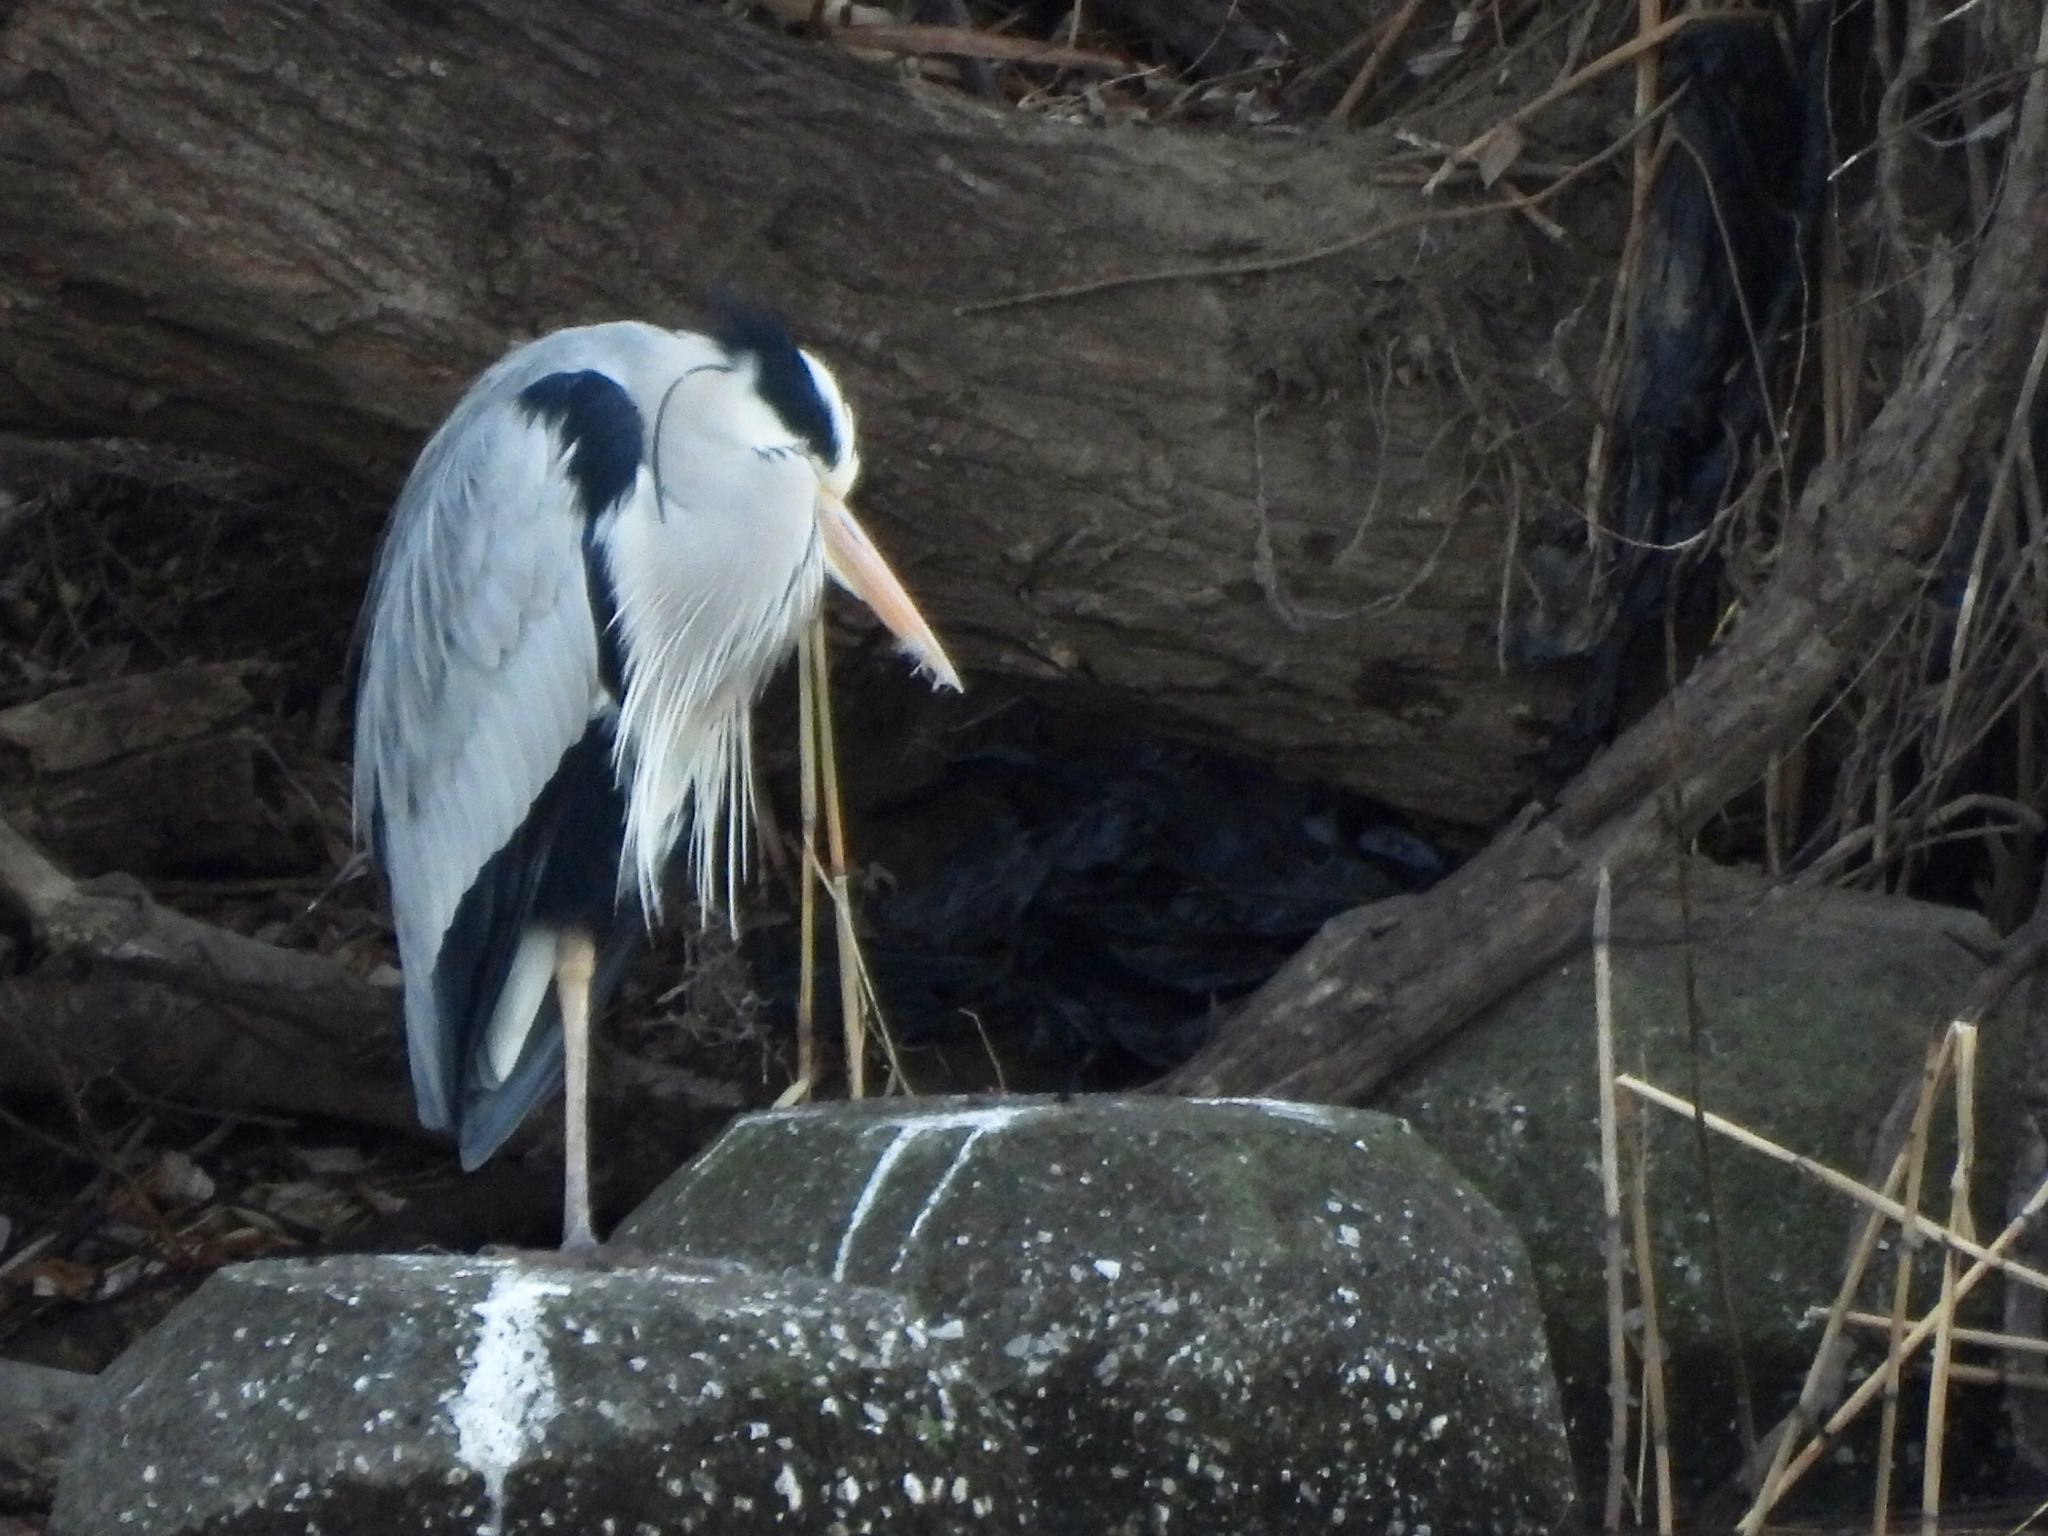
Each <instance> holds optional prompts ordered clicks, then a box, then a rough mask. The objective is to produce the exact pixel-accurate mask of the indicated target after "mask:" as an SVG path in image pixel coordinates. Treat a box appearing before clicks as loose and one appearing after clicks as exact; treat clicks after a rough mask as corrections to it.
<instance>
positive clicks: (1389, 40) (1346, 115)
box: [1330, 0, 1424, 123]
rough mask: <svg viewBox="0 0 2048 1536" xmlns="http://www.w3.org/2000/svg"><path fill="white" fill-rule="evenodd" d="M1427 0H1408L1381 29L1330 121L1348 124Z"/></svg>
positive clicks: (1338, 100) (1335, 107) (1333, 108)
mask: <svg viewBox="0 0 2048 1536" xmlns="http://www.w3.org/2000/svg"><path fill="white" fill-rule="evenodd" d="M1423 4H1424V0H1407V3H1406V4H1405V5H1403V6H1402V7H1401V9H1400V10H1398V11H1396V12H1395V13H1394V14H1393V15H1392V16H1391V17H1389V18H1388V20H1387V22H1386V24H1385V25H1384V26H1383V27H1381V28H1380V35H1379V37H1378V38H1377V39H1376V40H1375V41H1374V43H1373V45H1372V52H1371V53H1369V54H1367V55H1366V56H1365V62H1364V63H1363V64H1361V65H1359V67H1358V73H1357V74H1355V75H1353V76H1352V77H1351V83H1350V84H1349V85H1347V86H1345V87H1344V94H1343V95H1342V96H1340V97H1338V98H1337V105H1336V106H1334V107H1332V108H1330V121H1331V122H1333V123H1346V122H1349V121H1350V120H1351V114H1352V113H1353V112H1354V111H1356V110H1357V108H1358V104H1359V103H1360V102H1361V101H1363V100H1364V99H1365V93H1366V92H1367V91H1369V90H1371V89H1372V83H1373V81H1375V80H1377V79H1378V78H1379V76H1380V66H1381V65H1383V64H1385V63H1386V62H1387V57H1388V55H1390V54H1391V53H1392V52H1393V51H1394V45H1395V44H1396V43H1398V42H1400V41H1401V39H1402V37H1403V36H1404V35H1405V34H1406V33H1407V31H1408V28H1409V27H1410V26H1411V25H1412V24H1413V23H1414V21H1415V17H1416V15H1417V13H1418V12H1420V11H1421V9H1422V7H1423Z"/></svg>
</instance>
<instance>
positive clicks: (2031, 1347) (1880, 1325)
mask: <svg viewBox="0 0 2048 1536" xmlns="http://www.w3.org/2000/svg"><path fill="white" fill-rule="evenodd" d="M1824 1310H1825V1309H1824V1308H1821V1307H1810V1308H1808V1309H1807V1313H1806V1315H1807V1317H1809V1318H1816V1317H1819V1316H1820V1315H1821V1314H1822V1312H1823V1311H1824ZM1842 1321H1843V1322H1845V1323H1846V1324H1848V1325H1849V1326H1850V1327H1851V1328H1862V1329H1864V1330H1866V1331H1876V1330H1879V1329H1886V1328H1889V1327H1890V1326H1891V1319H1890V1318H1888V1317H1881V1316H1879V1315H1878V1314H1877V1313H1875V1312H1849V1313H1846V1314H1844V1316H1843V1318H1842ZM1954 1332H1955V1341H1956V1342H1957V1343H1958V1344H1974V1345H1978V1346H1980V1347H1982V1348H1984V1349H2002V1350H2005V1351H2006V1352H2008V1353H2010V1354H2016V1355H2048V1339H2036V1338H2031V1337H2029V1336H2027V1335H2025V1334H2019V1333H2001V1332H1999V1331H1998V1330H1997V1329H1995V1328H1963V1327H1958V1328H1956V1329H1955V1330H1954Z"/></svg>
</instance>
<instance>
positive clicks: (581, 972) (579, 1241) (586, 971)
mask: <svg viewBox="0 0 2048 1536" xmlns="http://www.w3.org/2000/svg"><path fill="white" fill-rule="evenodd" d="M596 971H597V943H596V941H595V940H594V939H593V938H592V937H591V936H590V934H589V932H588V931H587V930H585V929H582V928H565V929H563V930H562V936H561V938H560V939H558V940H557V941H556V943H555V993H556V996H557V997H558V998H559V999H560V1001H561V1005H562V1056H563V1060H564V1065H565V1069H566V1075H567V1078H568V1083H567V1090H566V1093H565V1100H566V1102H565V1103H564V1105H563V1133H562V1164H563V1169H562V1247H563V1248H564V1249H566V1250H568V1251H569V1252H572V1253H588V1252H589V1251H590V1250H591V1249H593V1248H595V1247H596V1246H597V1233H596V1232H595V1231H594V1230H593V1229H592V1227H591V1225H590V979H591V977H592V976H593V975H595V974H596Z"/></svg>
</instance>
